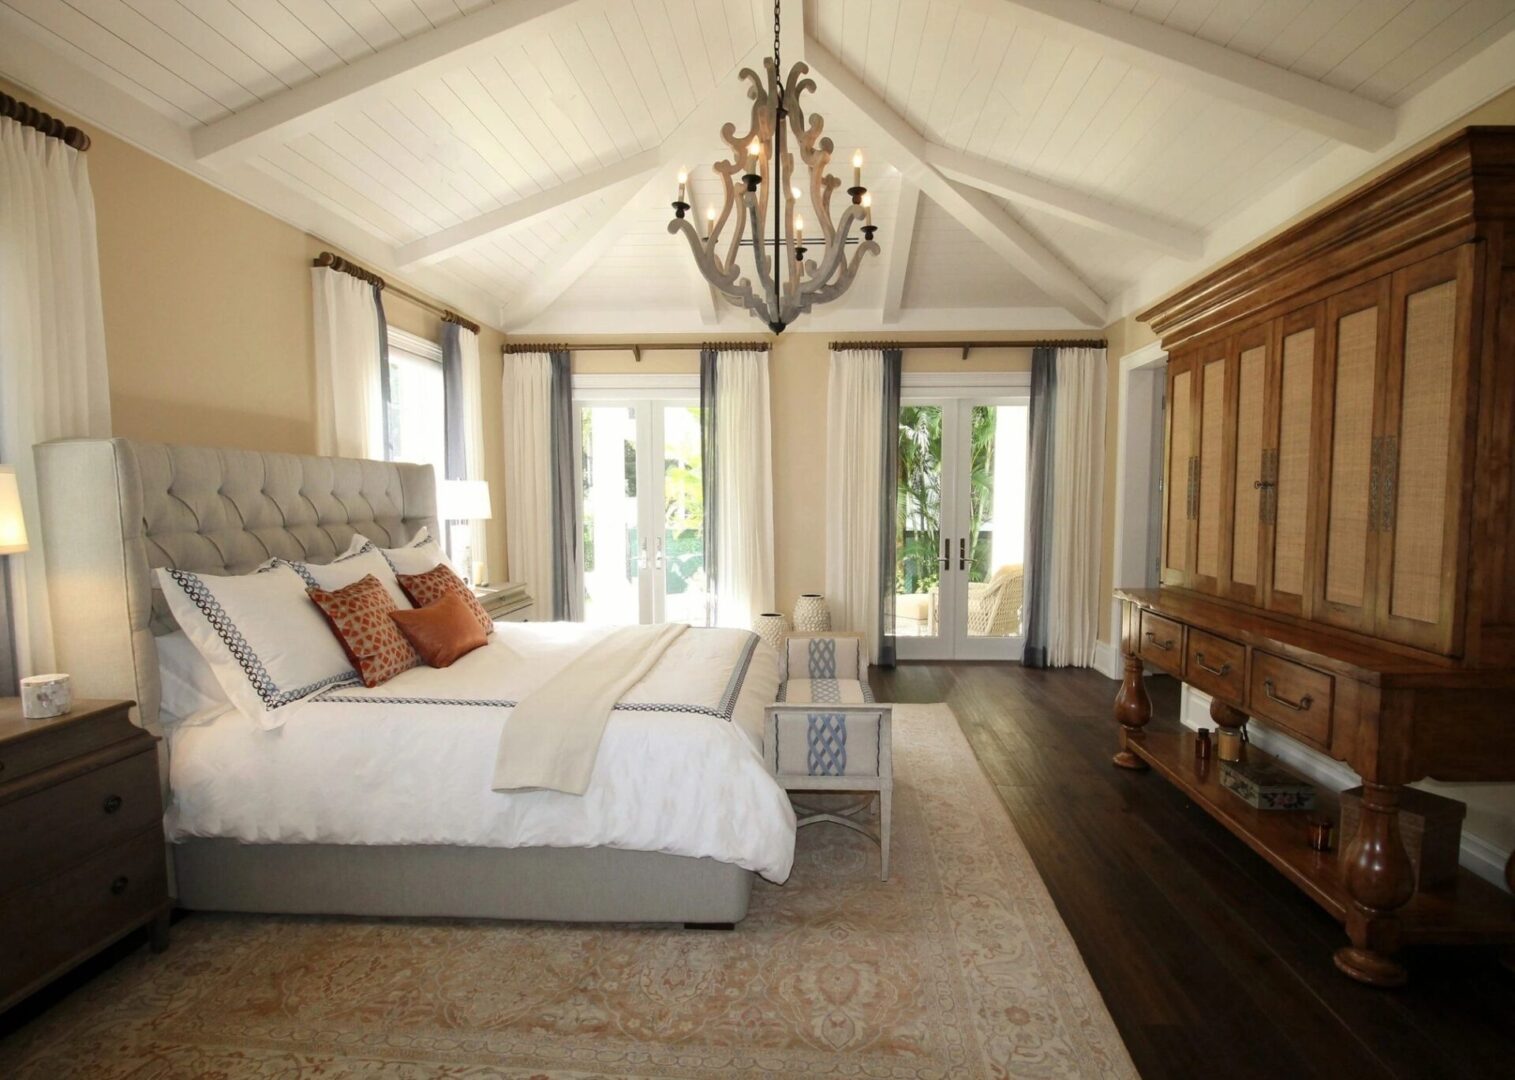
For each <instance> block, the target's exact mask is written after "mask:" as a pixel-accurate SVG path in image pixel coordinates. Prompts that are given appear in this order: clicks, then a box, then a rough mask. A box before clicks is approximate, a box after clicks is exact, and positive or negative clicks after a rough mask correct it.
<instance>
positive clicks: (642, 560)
mask: <svg viewBox="0 0 1515 1080" xmlns="http://www.w3.org/2000/svg"><path fill="white" fill-rule="evenodd" d="M637 569H638V570H646V569H647V541H646V540H643V541H642V553H641V554H640V555H638V556H637Z"/></svg>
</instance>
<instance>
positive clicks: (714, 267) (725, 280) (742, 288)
mask: <svg viewBox="0 0 1515 1080" xmlns="http://www.w3.org/2000/svg"><path fill="white" fill-rule="evenodd" d="M668 231H669V233H670V234H674V235H677V234H679V233H682V234H683V235H684V239H686V240H688V241H689V250H690V251H691V252H692V253H693V254H694V261H695V264H696V265H697V266H698V268H699V271H700V273H701V274H703V275H704V276H705V279H706V280H707V281H709V282H710V284H711V285H713V286H714V287H715V289H716V291H717V292H719V293H720V294H721V295H722V296H723V297H725V299H726V300H728V301H729V302H730V303H732V304H736V305H738V306H745V305H747V304H750V303H753V302H755V301H756V297H754V295H753V292H752V284H751V283H750V282H749V281H747V280H746V279H745V278H743V279H740V280H738V279H737V270H738V267H737V266H736V265H735V264H733V265H731V266H730V267H726V268H723V267H721V266H720V265H719V264H718V263H717V262H716V260H715V257H714V255H712V254H711V253H710V251H708V250H707V249H706V247H705V245H704V244H702V243H701V242H700V237H699V232H698V230H696V229H695V228H694V226H693V225H691V224H690V223H689V222H687V221H685V220H684V219H683V218H675V219H674V220H672V221H670V222H669V223H668Z"/></svg>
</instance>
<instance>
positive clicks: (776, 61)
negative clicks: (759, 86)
mask: <svg viewBox="0 0 1515 1080" xmlns="http://www.w3.org/2000/svg"><path fill="white" fill-rule="evenodd" d="M782 2H783V0H773V70H774V71H778V72H782V71H783V70H784V65H783V64H782V63H781V62H780V58H779V6H780V4H781V3H782Z"/></svg>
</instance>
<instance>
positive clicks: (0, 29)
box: [0, 0, 1515, 332]
mask: <svg viewBox="0 0 1515 1080" xmlns="http://www.w3.org/2000/svg"><path fill="white" fill-rule="evenodd" d="M785 7H786V11H785V39H786V40H785V58H786V59H785V62H786V66H787V64H788V63H789V62H790V61H791V60H793V59H798V58H799V55H800V54H801V53H803V54H804V57H805V59H806V60H807V61H808V62H810V63H811V65H812V67H813V68H814V70H815V72H816V74H817V77H818V82H819V84H820V88H819V90H818V92H817V93H816V95H815V96H814V98H813V99H812V107H813V108H814V109H815V110H817V111H819V112H821V113H822V114H823V115H824V116H825V117H826V131H827V134H829V135H831V136H832V137H833V138H834V139H835V141H836V144H837V157H838V159H839V162H840V164H841V165H845V159H846V157H847V156H848V155H849V154H850V151H851V149H852V148H853V147H861V148H862V150H863V152H864V154H865V156H866V157H867V161H868V166H867V171H866V180H867V182H868V184H869V186H870V188H871V190H872V191H873V193H874V198H875V220H876V221H877V223H878V224H879V225H880V227H881V228H880V236H879V239H880V241H881V244H882V246H883V248H884V254H883V256H882V257H881V258H879V259H877V260H875V261H874V262H873V263H872V264H870V265H866V266H865V268H864V270H863V272H862V273H861V274H860V275H859V280H858V282H857V284H856V285H855V286H854V287H853V289H852V291H851V292H850V293H849V294H848V295H847V297H846V298H844V300H843V301H841V302H839V303H836V304H833V305H830V310H828V311H824V312H818V313H816V314H814V315H812V316H808V317H807V318H806V321H805V322H804V323H802V324H800V328H804V327H806V326H809V327H811V328H815V329H823V328H824V329H832V328H835V329H867V328H872V327H895V328H900V329H907V328H920V329H943V330H946V329H959V328H970V327H972V328H1000V329H1017V328H1030V327H1040V328H1057V327H1068V328H1073V327H1078V326H1100V325H1103V324H1104V323H1105V322H1107V321H1109V320H1110V319H1111V318H1113V317H1114V316H1117V315H1119V314H1123V313H1124V310H1123V308H1124V307H1126V306H1129V303H1130V301H1131V300H1132V298H1133V295H1134V293H1135V292H1137V291H1139V286H1140V284H1141V283H1145V282H1150V281H1153V280H1161V279H1163V278H1164V276H1165V275H1166V277H1168V278H1173V279H1178V278H1181V277H1183V276H1185V275H1186V273H1192V272H1193V271H1194V270H1197V269H1199V268H1200V267H1202V266H1204V265H1206V264H1207V262H1209V261H1213V259H1214V258H1216V257H1220V256H1223V255H1224V254H1226V252H1225V251H1224V250H1219V251H1217V250H1216V247H1217V245H1216V242H1215V240H1216V238H1217V237H1221V236H1227V237H1230V236H1232V235H1233V234H1235V233H1236V231H1237V230H1236V228H1235V224H1236V222H1238V221H1239V220H1242V219H1245V218H1246V215H1247V214H1248V211H1249V208H1250V207H1252V206H1253V205H1254V204H1256V203H1257V202H1258V201H1259V200H1260V199H1262V198H1263V197H1264V196H1267V195H1269V194H1270V193H1276V192H1277V191H1278V190H1279V189H1280V188H1282V187H1284V186H1285V185H1288V184H1290V183H1293V182H1295V181H1296V180H1297V178H1299V177H1301V176H1303V175H1305V174H1306V173H1308V172H1309V170H1310V167H1311V166H1312V165H1317V164H1318V163H1319V162H1320V161H1321V159H1322V158H1323V157H1325V156H1326V155H1331V154H1341V153H1342V152H1343V148H1346V151H1347V152H1349V153H1352V154H1356V155H1358V157H1360V159H1361V167H1364V168H1365V167H1367V166H1368V165H1370V164H1371V163H1372V161H1373V160H1374V158H1375V156H1382V155H1384V154H1387V153H1388V152H1390V151H1392V150H1393V149H1395V148H1396V147H1397V146H1398V145H1400V144H1401V143H1403V142H1404V141H1405V140H1406V139H1410V138H1412V137H1415V136H1417V135H1418V134H1419V133H1417V132H1413V131H1409V130H1406V128H1407V123H1406V121H1405V117H1406V116H1407V115H1410V113H1411V112H1412V111H1413V110H1412V109H1411V108H1410V105H1411V103H1414V102H1417V101H1424V100H1425V99H1426V98H1427V97H1428V96H1433V95H1434V94H1436V93H1437V87H1445V86H1446V84H1448V83H1449V82H1451V81H1452V80H1450V78H1444V77H1446V76H1448V73H1449V72H1454V70H1455V69H1459V67H1460V66H1463V65H1471V64H1472V62H1473V60H1474V59H1475V57H1476V56H1477V55H1478V54H1479V53H1481V52H1482V51H1484V50H1486V49H1489V48H1490V47H1491V46H1494V45H1496V44H1498V43H1501V41H1502V39H1504V38H1505V36H1506V35H1508V34H1510V33H1511V31H1515V0H1371V2H1368V0H1105V2H1103V3H1100V2H1098V0H930V2H928V0H809V2H808V3H805V4H804V5H803V8H802V7H801V5H800V3H799V2H798V0H790V2H789V3H788V4H786V5H785ZM802 16H803V18H802ZM771 20H772V6H771V3H766V2H754V0H497V2H495V3H493V4H491V3H489V2H488V0H0V74H3V75H7V76H9V77H11V78H13V79H15V80H16V81H18V82H21V83H23V84H24V85H28V86H31V87H32V88H33V89H35V90H36V91H37V92H38V93H39V94H43V95H45V96H46V97H48V98H50V99H51V100H53V101H56V102H57V103H58V104H59V105H60V106H61V107H63V108H66V109H68V110H70V111H73V112H76V113H78V114H80V115H82V116H83V117H85V118H86V119H88V120H91V121H93V122H95V123H98V124H100V126H102V127H105V128H107V129H109V130H113V131H115V132H116V133H117V134H119V135H122V136H123V137H126V138H129V139H132V140H133V141H135V142H138V143H139V144H141V145H144V146H146V147H147V148H148V149H150V150H153V151H154V152H156V153H159V154H160V155H161V156H164V157H166V158H168V159H169V160H170V161H173V162H174V163H175V164H180V165H183V166H185V167H187V168H190V169H192V170H193V171H195V172H197V173H198V174H200V175H202V176H205V177H206V178H207V179H211V180H212V182H215V183H218V184H220V185H221V186H223V187H225V188H226V189H227V190H229V191H232V192H233V193H235V194H239V195H242V196H243V197H245V198H247V199H249V201H252V202H254V203H255V204H257V205H261V206H263V207H265V208H266V209H269V210H271V211H272V212H274V213H276V214H279V215H280V216H282V217H284V218H286V219H287V220H290V221H292V222H293V223H295V224H297V225H299V226H300V227H302V228H306V229H309V230H311V231H313V232H316V233H317V234H319V235H322V236H323V237H325V238H327V239H329V240H330V241H332V242H333V243H334V244H337V245H340V246H342V247H344V248H345V249H346V250H347V251H349V252H350V253H351V254H353V255H354V256H356V257H357V258H359V259H360V260H364V261H368V262H371V263H373V264H374V265H375V268H376V269H378V270H380V271H381V272H389V273H400V274H403V275H405V276H407V277H411V278H413V279H415V280H416V281H417V283H418V284H420V285H422V286H423V287H427V288H429V289H431V290H433V291H435V292H437V293H439V294H440V295H441V296H442V297H443V298H444V299H446V300H447V301H448V302H450V303H453V304H455V305H456V306H459V307H461V308H463V309H465V310H468V311H469V312H470V313H471V314H473V315H475V316H476V317H480V318H483V319H484V320H485V321H488V322H493V323H497V324H500V325H504V326H506V327H507V328H523V329H528V330H536V331H550V332H569V331H575V330H578V331H615V330H667V331H679V330H689V331H697V330H702V329H707V328H709V327H712V326H719V327H722V328H725V329H732V330H742V329H747V328H748V327H750V326H751V327H755V324H754V323H752V321H751V320H750V318H749V317H748V316H746V315H744V314H742V313H740V312H737V311H735V310H733V309H730V308H728V307H724V306H723V305H721V304H719V303H718V302H716V301H713V299H712V295H711V293H710V290H709V289H708V288H706V287H704V285H703V283H702V282H701V281H700V280H699V278H698V277H697V275H696V274H695V273H694V272H693V268H692V265H691V260H690V258H689V255H688V252H687V249H686V248H685V246H684V243H683V241H682V240H681V239H680V238H678V237H675V236H671V235H669V233H668V231H667V227H666V226H667V221H668V217H669V208H668V203H669V201H670V200H671V198H672V195H673V176H674V173H675V172H677V170H678V168H679V166H680V165H687V166H691V167H692V168H693V172H694V184H693V189H694V192H695V196H696V197H695V199H694V200H693V201H695V202H696V203H697V204H700V205H701V207H703V204H704V203H705V202H707V201H711V200H713V199H715V197H716V195H717V193H718V186H717V185H716V183H715V181H714V179H713V175H712V174H711V172H710V170H709V168H708V164H707V166H706V167H703V168H702V167H701V166H700V163H701V162H707V163H708V161H709V160H710V159H711V158H712V157H714V155H715V154H716V153H717V151H718V150H719V141H718V136H717V133H718V131H719V127H720V124H721V123H723V122H724V121H726V120H732V121H736V122H738V123H739V124H740V122H741V121H742V119H743V117H744V116H745V112H746V101H745V97H744V93H743V89H742V86H741V84H739V82H738V80H737V72H738V70H739V68H740V67H741V66H743V65H744V64H754V63H758V62H760V60H761V58H762V56H763V54H764V53H765V52H766V51H768V50H769V49H771V41H772V23H771ZM1508 46H1509V42H1503V44H1502V45H1501V48H1506V49H1507V48H1508ZM1512 67H1515V66H1512ZM1500 79H1501V76H1499V75H1498V74H1494V75H1490V76H1488V77H1486V78H1483V79H1482V80H1481V81H1480V82H1478V83H1477V84H1476V85H1475V86H1472V87H1471V88H1470V87H1468V86H1463V85H1461V84H1459V86H1458V87H1457V88H1456V90H1455V91H1449V90H1445V89H1443V90H1442V91H1441V93H1442V95H1443V96H1447V95H1452V96H1454V97H1455V95H1456V94H1462V95H1463V96H1464V97H1467V96H1469V95H1471V94H1475V93H1476V94H1478V95H1480V97H1487V96H1488V95H1489V94H1490V93H1492V92H1497V90H1499V89H1502V88H1503V86H1504V85H1509V84H1510V83H1512V82H1515V70H1509V71H1507V72H1505V76H1504V82H1503V83H1502V84H1501V82H1500ZM1438 80H1442V81H1441V82H1438ZM1464 82H1467V80H1464ZM1475 104H1477V100H1462V101H1458V100H1449V101H1446V102H1443V103H1440V107H1441V111H1442V112H1447V113H1448V114H1449V115H1448V118H1450V116H1455V115H1457V113H1458V112H1460V111H1462V110H1464V109H1466V108H1468V107H1471V106H1472V105H1475ZM1431 114H1432V110H1427V109H1420V110H1419V111H1418V112H1414V115H1415V116H1416V117H1417V122H1418V123H1422V124H1424V123H1428V122H1431V121H1432V120H1434V116H1433V115H1431ZM1354 160H1355V159H1354ZM1306 201H1308V200H1306ZM902 207H904V208H905V211H906V212H905V213H904V214H903V215H902V214H901V212H900V211H901V208H902ZM1259 224H1260V226H1261V227H1266V224H1267V223H1266V222H1262V223H1259Z"/></svg>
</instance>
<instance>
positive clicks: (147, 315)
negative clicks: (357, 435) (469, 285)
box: [0, 80, 505, 576]
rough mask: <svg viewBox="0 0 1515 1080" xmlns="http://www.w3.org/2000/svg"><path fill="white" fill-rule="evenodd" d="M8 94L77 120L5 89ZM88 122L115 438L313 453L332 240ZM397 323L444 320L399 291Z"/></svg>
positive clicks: (489, 345) (490, 434)
mask: <svg viewBox="0 0 1515 1080" xmlns="http://www.w3.org/2000/svg"><path fill="white" fill-rule="evenodd" d="M0 89H4V90H5V92H7V93H10V94H13V95H15V96H17V97H20V98H22V99H23V100H26V101H28V102H30V103H31V104H33V105H35V106H37V107H38V108H41V109H45V110H47V111H48V112H51V113H53V114H54V115H61V116H64V117H65V118H67V114H65V113H62V112H61V111H60V110H58V109H56V108H55V107H54V106H52V105H51V104H49V103H47V102H45V101H42V100H39V99H38V98H37V97H36V96H35V95H33V94H31V93H29V92H27V91H25V90H22V89H20V88H17V87H15V86H12V85H11V84H9V83H6V82H5V81H4V80H0ZM70 122H76V121H72V120H71V121H70ZM80 126H82V127H84V128H85V130H87V131H88V132H89V134H90V138H91V139H92V140H93V145H92V146H91V147H90V149H89V152H88V157H87V161H88V164H89V173H90V183H91V186H92V188H93V190H94V195H95V212H96V218H97V228H98V232H99V245H100V289H101V294H102V299H103V304H104V308H105V350H106V363H107V366H108V368H109V371H110V391H111V414H112V424H113V426H114V430H115V433H116V434H118V435H126V436H131V437H133V438H140V439H155V440H159V441H162V442H174V443H191V444H199V445H208V446H235V447H246V448H249V449H259V450H284V451H290V452H294V453H306V454H308V453H314V452H315V445H316V441H315V407H314V398H315V345H314V335H313V332H312V326H311V319H312V314H311V311H312V305H311V289H310V260H311V259H312V258H313V257H314V256H315V255H316V254H317V253H319V252H320V251H322V250H324V249H325V248H326V247H327V246H328V245H326V244H325V243H323V242H322V241H321V240H319V239H318V238H316V237H313V236H309V235H307V234H305V233H303V232H301V231H300V230H298V229H296V228H293V227H292V226H290V225H286V224H284V223H283V222H281V221H279V220H278V219H277V218H274V217H271V216H269V215H268V214H265V213H263V212H262V211H261V210H257V209H254V208H253V207H251V206H249V205H248V204H247V203H244V202H242V201H241V200H239V199H236V198H233V197H232V196H230V195H228V194H226V193H225V192H223V191H221V190H219V189H217V188H214V187H212V186H211V185H209V184H207V183H205V182H204V181H202V180H200V179H199V178H197V177H194V176H191V175H190V174H189V173H186V172H184V171H182V170H180V169H177V168H175V167H173V166H172V165H169V164H167V163H165V162H163V161H161V160H159V159H158V158H155V157H153V156H152V155H151V154H147V153H145V152H143V151H141V150H138V149H137V148H136V147H133V146H131V145H129V144H127V143H125V142H122V141H121V140H119V139H116V138H114V137H112V136H111V135H108V134H106V133H104V132H101V131H98V130H97V129H96V128H94V127H93V126H92V125H80ZM396 284H401V283H400V282H398V281H397V282H396ZM407 287H408V286H407ZM417 291H418V290H417ZM385 314H386V316H387V317H388V318H389V321H390V322H391V323H392V324H394V325H395V326H399V327H401V328H403V329H405V330H409V331H411V332H412V333H415V334H419V335H421V336H423V337H427V338H430V339H432V340H437V339H438V336H439V334H440V326H441V323H440V320H439V319H438V318H437V316H436V315H434V314H433V313H431V312H429V311H427V310H426V309H424V308H421V307H419V306H417V305H415V304H413V303H411V302H409V301H406V300H404V299H402V298H400V297H398V296H396V295H394V294H393V293H389V294H386V296H385ZM503 340H504V339H503V336H502V335H501V334H500V332H499V331H498V330H494V329H490V328H485V329H484V330H483V331H482V332H481V335H480V340H479V350H480V356H481V360H482V366H483V373H482V374H483V384H484V387H485V394H484V430H485V443H486V446H485V451H486V455H487V457H486V460H487V461H488V463H489V476H488V479H489V480H490V481H491V491H492V494H493V496H494V501H495V514H496V516H497V518H498V520H497V521H496V522H494V523H493V524H494V526H495V527H494V528H492V529H490V531H489V556H490V562H491V566H493V567H497V568H503V567H504V551H505V540H504V536H505V531H504V528H503V517H501V516H500V515H503V513H504V477H503V466H502V464H501V462H502V461H503V454H504V448H503V442H502V441H501V436H500V395H499V393H498V387H499V385H500V346H501V343H502V342H503ZM495 576H499V574H498V573H496V575H495Z"/></svg>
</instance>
